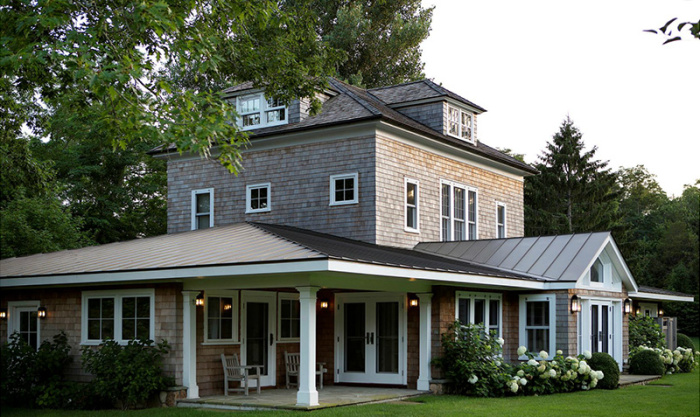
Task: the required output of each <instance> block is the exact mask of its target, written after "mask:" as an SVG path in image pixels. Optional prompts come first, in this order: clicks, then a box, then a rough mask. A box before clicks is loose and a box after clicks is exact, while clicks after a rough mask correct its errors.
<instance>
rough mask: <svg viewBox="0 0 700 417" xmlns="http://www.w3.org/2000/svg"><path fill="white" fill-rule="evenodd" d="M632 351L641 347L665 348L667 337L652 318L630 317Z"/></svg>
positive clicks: (630, 344)
mask: <svg viewBox="0 0 700 417" xmlns="http://www.w3.org/2000/svg"><path fill="white" fill-rule="evenodd" d="M629 346H630V351H631V350H632V349H634V348H636V347H639V346H651V347H656V348H663V347H665V346H666V337H665V336H664V332H663V331H662V330H661V326H659V324H658V323H657V322H656V321H655V320H654V319H653V318H651V317H645V316H630V319H629Z"/></svg>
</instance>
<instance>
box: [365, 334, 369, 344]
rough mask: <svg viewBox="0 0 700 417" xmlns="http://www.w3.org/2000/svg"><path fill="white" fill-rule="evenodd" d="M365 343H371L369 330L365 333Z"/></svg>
mask: <svg viewBox="0 0 700 417" xmlns="http://www.w3.org/2000/svg"><path fill="white" fill-rule="evenodd" d="M365 343H366V344H368V345H369V332H367V334H366V335H365Z"/></svg>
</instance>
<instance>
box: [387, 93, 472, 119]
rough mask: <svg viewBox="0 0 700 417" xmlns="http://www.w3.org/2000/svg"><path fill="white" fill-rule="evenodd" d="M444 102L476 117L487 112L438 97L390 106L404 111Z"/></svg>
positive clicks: (444, 97)
mask: <svg viewBox="0 0 700 417" xmlns="http://www.w3.org/2000/svg"><path fill="white" fill-rule="evenodd" d="M444 102H447V103H449V104H451V105H452V106H454V107H459V108H463V109H466V110H469V111H470V112H472V113H474V114H476V115H479V114H481V113H483V112H484V111H485V110H481V109H477V108H476V107H474V106H470V105H469V104H467V103H464V102H462V101H459V100H455V99H453V98H452V97H449V96H437V97H430V98H423V99H420V100H412V101H404V102H401V103H395V104H391V105H389V107H390V108H392V109H403V108H405V107H413V106H420V105H421V104H430V103H444Z"/></svg>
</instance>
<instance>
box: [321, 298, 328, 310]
mask: <svg viewBox="0 0 700 417" xmlns="http://www.w3.org/2000/svg"><path fill="white" fill-rule="evenodd" d="M321 308H323V309H326V308H328V301H326V300H321Z"/></svg>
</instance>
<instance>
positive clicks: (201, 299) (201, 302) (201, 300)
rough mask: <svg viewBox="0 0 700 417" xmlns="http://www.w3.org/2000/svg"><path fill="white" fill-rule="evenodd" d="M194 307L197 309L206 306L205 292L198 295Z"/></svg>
mask: <svg viewBox="0 0 700 417" xmlns="http://www.w3.org/2000/svg"><path fill="white" fill-rule="evenodd" d="M194 305H196V306H197V307H202V306H203V305H204V292H200V293H199V294H197V297H196V298H195V299H194Z"/></svg>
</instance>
